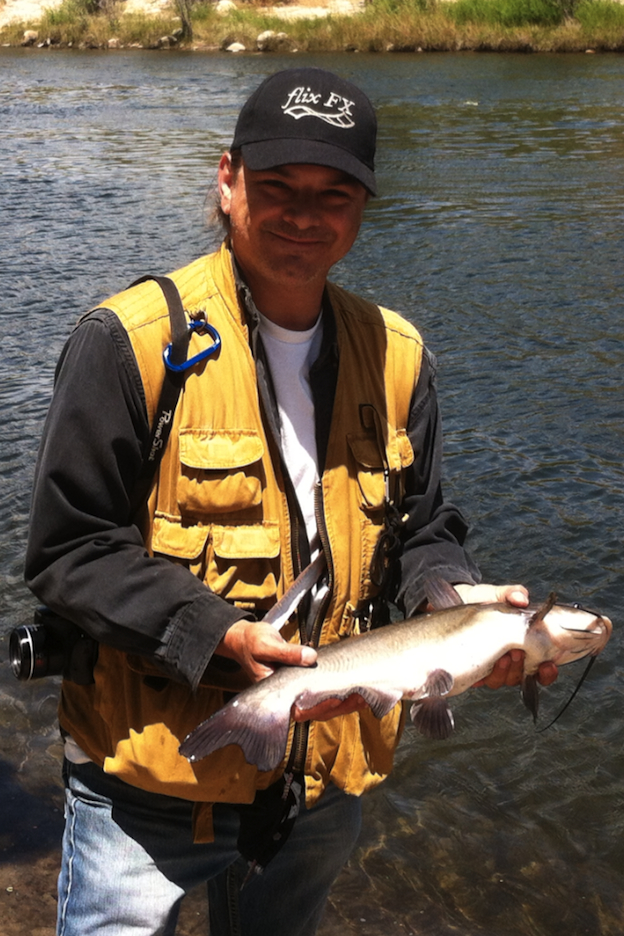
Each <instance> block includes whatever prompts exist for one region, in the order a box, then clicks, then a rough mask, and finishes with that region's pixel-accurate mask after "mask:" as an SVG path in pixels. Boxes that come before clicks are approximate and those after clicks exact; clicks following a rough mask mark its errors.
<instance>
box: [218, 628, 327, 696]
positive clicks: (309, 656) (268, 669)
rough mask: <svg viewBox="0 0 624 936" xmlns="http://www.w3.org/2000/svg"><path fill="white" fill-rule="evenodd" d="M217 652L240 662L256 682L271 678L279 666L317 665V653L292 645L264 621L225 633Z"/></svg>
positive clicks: (310, 648) (231, 629)
mask: <svg viewBox="0 0 624 936" xmlns="http://www.w3.org/2000/svg"><path fill="white" fill-rule="evenodd" d="M216 652H217V653H218V654H220V655H221V656H225V657H228V658H229V659H230V660H236V662H237V663H238V664H239V665H240V666H242V667H243V669H244V670H245V672H246V673H247V674H248V675H249V676H250V677H251V679H253V681H254V682H259V681H260V680H261V679H265V678H266V677H267V676H270V675H271V673H273V672H274V670H275V668H276V666H280V665H286V666H313V665H314V663H316V650H314V649H313V648H312V647H302V646H301V645H300V644H290V643H288V642H287V641H285V640H284V639H283V637H281V636H280V634H279V633H278V632H277V631H276V630H275V628H274V627H273V626H272V625H271V624H265V623H264V622H263V621H247V620H243V621H236V623H235V624H233V625H232V626H231V627H230V628H229V630H227V631H226V632H225V634H224V636H223V639H222V640H221V642H220V643H219V645H218V647H217V650H216Z"/></svg>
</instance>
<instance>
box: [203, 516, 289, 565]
mask: <svg viewBox="0 0 624 936" xmlns="http://www.w3.org/2000/svg"><path fill="white" fill-rule="evenodd" d="M212 545H213V549H214V551H215V553H216V554H217V556H220V557H221V558H222V559H254V558H262V559H275V558H276V557H277V556H279V553H280V533H279V526H278V524H277V523H267V522H265V523H262V524H253V525H240V526H217V525H216V524H215V525H214V526H213V527H212Z"/></svg>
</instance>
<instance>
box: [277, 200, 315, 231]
mask: <svg viewBox="0 0 624 936" xmlns="http://www.w3.org/2000/svg"><path fill="white" fill-rule="evenodd" d="M283 217H284V220H285V221H286V222H287V223H288V224H291V225H292V226H293V227H296V228H297V229H298V230H299V231H305V230H307V229H308V228H313V227H317V226H318V225H319V223H320V206H319V204H318V199H317V198H315V196H314V194H313V193H309V192H299V193H297V194H294V195H293V196H292V198H290V199H289V201H288V204H287V205H285V207H284V212H283Z"/></svg>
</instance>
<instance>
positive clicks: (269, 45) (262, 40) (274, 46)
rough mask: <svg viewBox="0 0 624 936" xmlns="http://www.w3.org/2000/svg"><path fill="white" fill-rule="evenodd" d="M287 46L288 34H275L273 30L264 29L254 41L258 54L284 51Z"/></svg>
mask: <svg viewBox="0 0 624 936" xmlns="http://www.w3.org/2000/svg"><path fill="white" fill-rule="evenodd" d="M288 44H289V39H288V33H285V32H278V33H276V32H275V31H274V30H273V29H266V30H265V31H264V32H262V33H260V35H259V36H258V38H257V39H256V46H257V47H258V51H259V52H277V51H278V50H282V49H284V48H285V47H286V46H288Z"/></svg>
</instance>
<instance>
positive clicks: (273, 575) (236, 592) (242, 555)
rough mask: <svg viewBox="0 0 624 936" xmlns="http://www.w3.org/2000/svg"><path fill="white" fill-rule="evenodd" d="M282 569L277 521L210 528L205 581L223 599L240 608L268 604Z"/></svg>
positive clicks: (267, 605) (271, 600)
mask: <svg viewBox="0 0 624 936" xmlns="http://www.w3.org/2000/svg"><path fill="white" fill-rule="evenodd" d="M279 568H280V531H279V525H278V524H277V523H276V522H272V521H265V522H263V523H259V524H253V525H238V526H219V525H217V524H213V526H212V527H211V530H210V538H209V541H208V555H207V568H206V579H205V581H206V584H207V585H208V586H209V588H211V589H212V591H214V592H216V593H217V594H218V595H221V597H222V598H226V599H227V600H228V601H231V602H236V604H237V605H239V607H250V608H251V607H253V608H258V609H260V608H266V607H269V606H270V605H271V604H272V603H273V599H274V598H275V597H276V594H277V581H278V578H279Z"/></svg>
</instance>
